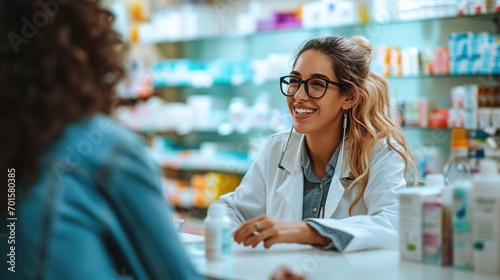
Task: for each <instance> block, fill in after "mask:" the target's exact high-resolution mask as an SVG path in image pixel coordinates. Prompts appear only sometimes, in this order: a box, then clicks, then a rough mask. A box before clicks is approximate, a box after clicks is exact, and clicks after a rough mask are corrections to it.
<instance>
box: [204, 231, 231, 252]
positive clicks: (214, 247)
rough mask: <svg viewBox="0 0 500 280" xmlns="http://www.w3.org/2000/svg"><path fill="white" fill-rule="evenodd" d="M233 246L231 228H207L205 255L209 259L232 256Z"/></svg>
mask: <svg viewBox="0 0 500 280" xmlns="http://www.w3.org/2000/svg"><path fill="white" fill-rule="evenodd" d="M231 244H232V239H231V229H230V228H210V229H209V228H207V229H206V230H205V254H206V256H207V257H208V258H224V257H227V256H230V255H231Z"/></svg>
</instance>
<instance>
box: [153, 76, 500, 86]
mask: <svg viewBox="0 0 500 280" xmlns="http://www.w3.org/2000/svg"><path fill="white" fill-rule="evenodd" d="M498 76H500V73H478V74H433V75H426V74H422V75H411V76H385V77H386V78H388V79H428V78H431V79H434V78H467V77H498ZM272 84H276V86H279V78H276V79H274V80H267V81H264V82H259V83H257V82H252V81H247V82H242V83H229V82H227V83H224V82H218V83H213V84H209V85H203V86H201V85H190V84H164V83H163V84H157V85H155V86H154V88H155V89H165V88H198V89H204V88H213V87H217V86H222V87H238V86H268V85H272Z"/></svg>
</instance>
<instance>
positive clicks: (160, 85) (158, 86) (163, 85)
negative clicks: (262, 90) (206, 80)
mask: <svg viewBox="0 0 500 280" xmlns="http://www.w3.org/2000/svg"><path fill="white" fill-rule="evenodd" d="M273 83H275V84H276V85H278V86H279V78H278V77H277V78H276V79H273V80H266V81H262V82H254V81H242V82H239V83H231V82H214V83H210V84H203V85H200V84H186V83H182V84H175V83H157V84H154V85H153V87H154V88H155V89H164V88H198V89H204V88H213V87H216V86H223V87H226V86H230V87H238V86H266V85H270V84H273Z"/></svg>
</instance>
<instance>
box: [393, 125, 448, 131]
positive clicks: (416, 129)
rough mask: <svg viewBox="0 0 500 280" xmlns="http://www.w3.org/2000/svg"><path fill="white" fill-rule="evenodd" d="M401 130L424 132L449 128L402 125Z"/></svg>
mask: <svg viewBox="0 0 500 280" xmlns="http://www.w3.org/2000/svg"><path fill="white" fill-rule="evenodd" d="M401 129H403V131H424V132H434V131H446V132H451V130H452V129H451V128H447V127H446V128H430V127H417V126H403V127H401Z"/></svg>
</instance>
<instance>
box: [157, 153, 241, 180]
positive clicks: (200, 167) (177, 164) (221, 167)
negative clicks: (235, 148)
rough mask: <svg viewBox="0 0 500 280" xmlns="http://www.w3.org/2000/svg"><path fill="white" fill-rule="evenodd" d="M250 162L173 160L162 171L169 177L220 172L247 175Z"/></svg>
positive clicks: (163, 165) (164, 164)
mask: <svg viewBox="0 0 500 280" xmlns="http://www.w3.org/2000/svg"><path fill="white" fill-rule="evenodd" d="M250 165H251V161H250V160H236V159H233V160H215V159H213V160H206V159H205V160H197V161H185V160H183V159H182V158H180V157H179V158H171V159H169V160H168V161H167V162H164V163H162V165H161V166H162V169H163V171H164V173H165V175H166V176H167V177H171V176H169V173H171V172H184V173H188V174H196V173H206V172H220V173H230V174H240V175H243V174H245V173H246V172H247V171H248V169H249V168H250Z"/></svg>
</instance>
